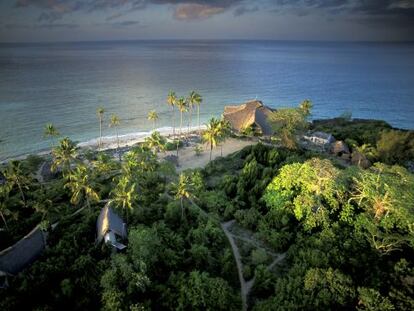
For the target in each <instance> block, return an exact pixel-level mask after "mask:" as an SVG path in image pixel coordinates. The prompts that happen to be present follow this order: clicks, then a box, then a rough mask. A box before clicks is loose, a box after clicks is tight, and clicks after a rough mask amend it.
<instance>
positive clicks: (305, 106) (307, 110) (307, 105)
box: [299, 99, 313, 117]
mask: <svg viewBox="0 0 414 311" xmlns="http://www.w3.org/2000/svg"><path fill="white" fill-rule="evenodd" d="M312 108H313V104H312V102H311V101H310V100H309V99H305V100H304V101H303V102H302V103H301V104H300V105H299V109H300V110H302V112H303V114H304V115H305V116H306V117H308V116H310V114H311V110H312Z"/></svg>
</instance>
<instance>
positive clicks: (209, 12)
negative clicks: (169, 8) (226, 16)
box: [174, 4, 225, 21]
mask: <svg viewBox="0 0 414 311" xmlns="http://www.w3.org/2000/svg"><path fill="white" fill-rule="evenodd" d="M224 11H225V8H222V7H214V6H209V5H203V4H182V5H179V6H178V7H177V8H176V10H175V12H174V18H175V19H177V20H181V21H184V20H185V21H190V20H200V19H206V18H209V17H211V16H213V15H216V14H220V13H223V12H224Z"/></svg>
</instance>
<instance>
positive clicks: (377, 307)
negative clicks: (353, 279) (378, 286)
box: [357, 287, 395, 311]
mask: <svg viewBox="0 0 414 311" xmlns="http://www.w3.org/2000/svg"><path fill="white" fill-rule="evenodd" d="M358 294H359V296H358V300H359V301H358V307H357V310H366V311H391V310H395V308H394V306H393V305H392V303H391V302H390V300H389V299H388V297H383V296H382V295H381V294H380V293H379V292H378V291H376V290H375V289H372V288H365V287H359V288H358Z"/></svg>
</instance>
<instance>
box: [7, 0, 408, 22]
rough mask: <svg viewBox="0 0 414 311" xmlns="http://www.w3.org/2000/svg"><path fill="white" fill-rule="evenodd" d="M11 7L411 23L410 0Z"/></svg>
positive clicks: (52, 1) (24, 1)
mask: <svg viewBox="0 0 414 311" xmlns="http://www.w3.org/2000/svg"><path fill="white" fill-rule="evenodd" d="M14 1H15V7H17V8H20V9H23V8H28V7H35V8H38V9H40V10H42V12H41V13H40V16H39V18H38V20H39V22H50V23H52V22H56V21H57V20H59V19H61V18H62V17H64V16H65V15H66V14H70V13H73V12H85V13H88V12H94V11H103V12H107V13H108V15H109V16H108V17H107V19H106V20H107V21H110V20H113V19H116V18H119V17H121V16H123V15H125V14H128V13H129V12H132V11H134V10H142V9H145V8H147V7H148V6H155V5H158V6H163V5H167V6H170V7H172V8H173V9H174V10H173V12H174V13H173V17H174V18H175V19H177V20H181V21H186V20H200V19H206V18H209V17H212V16H215V15H217V14H221V13H223V12H225V11H228V10H231V9H235V10H234V15H235V16H240V15H243V14H246V13H251V12H254V11H257V10H267V11H268V12H274V13H276V14H293V15H297V16H304V15H310V14H318V15H345V16H346V17H347V18H353V19H355V20H357V21H361V22H364V23H369V22H370V21H376V23H377V21H380V20H383V21H384V23H385V25H384V26H383V27H386V26H387V25H390V26H397V25H407V26H411V25H414V0H363V1H362V0H14Z"/></svg>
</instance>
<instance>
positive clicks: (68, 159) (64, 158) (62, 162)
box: [50, 137, 77, 175]
mask: <svg viewBox="0 0 414 311" xmlns="http://www.w3.org/2000/svg"><path fill="white" fill-rule="evenodd" d="M52 155H53V162H52V166H51V168H50V169H51V171H52V172H56V171H57V169H58V168H59V167H60V168H62V172H63V174H64V175H65V174H66V173H67V172H69V170H70V165H71V164H72V163H73V162H74V161H75V160H76V155H77V147H76V144H75V143H74V142H73V141H71V140H70V139H69V138H68V137H65V138H63V139H62V140H61V141H60V143H59V145H58V146H57V147H55V148H53V150H52Z"/></svg>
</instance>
